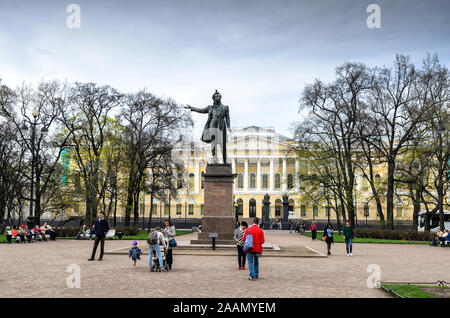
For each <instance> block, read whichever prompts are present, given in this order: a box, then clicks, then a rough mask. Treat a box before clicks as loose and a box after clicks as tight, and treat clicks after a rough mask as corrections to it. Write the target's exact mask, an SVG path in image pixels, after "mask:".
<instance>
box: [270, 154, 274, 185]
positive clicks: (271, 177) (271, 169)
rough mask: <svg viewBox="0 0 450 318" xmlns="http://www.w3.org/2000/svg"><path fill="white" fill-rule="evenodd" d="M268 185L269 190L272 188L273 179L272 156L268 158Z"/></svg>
mask: <svg viewBox="0 0 450 318" xmlns="http://www.w3.org/2000/svg"><path fill="white" fill-rule="evenodd" d="M269 183H270V185H269V187H270V191H273V188H274V180H273V158H270V168H269Z"/></svg>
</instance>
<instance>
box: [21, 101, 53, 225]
mask: <svg viewBox="0 0 450 318" xmlns="http://www.w3.org/2000/svg"><path fill="white" fill-rule="evenodd" d="M31 114H32V115H33V118H34V120H33V122H32V123H31V138H30V141H31V147H30V150H31V183H30V206H29V211H28V221H27V225H28V226H29V227H33V226H34V223H35V221H36V219H37V217H35V216H34V215H33V199H34V170H35V168H36V167H35V165H36V161H37V160H38V157H39V153H37V152H38V151H37V149H36V126H37V125H38V123H37V118H38V117H39V115H40V113H39V110H37V109H35V110H33V112H32V113H31ZM20 130H21V131H22V134H23V135H26V134H27V133H28V125H27V123H26V121H25V119H24V120H23V122H22V125H21V126H20ZM47 133H48V128H47V127H46V126H45V125H44V127H42V129H41V136H46V135H47Z"/></svg>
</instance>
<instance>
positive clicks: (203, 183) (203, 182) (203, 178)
mask: <svg viewBox="0 0 450 318" xmlns="http://www.w3.org/2000/svg"><path fill="white" fill-rule="evenodd" d="M201 180H202V182H201V188H202V189H204V188H205V176H204V175H203V173H202V179H201Z"/></svg>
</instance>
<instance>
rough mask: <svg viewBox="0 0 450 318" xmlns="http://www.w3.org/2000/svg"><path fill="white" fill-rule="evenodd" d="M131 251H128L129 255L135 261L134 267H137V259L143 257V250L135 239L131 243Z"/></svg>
mask: <svg viewBox="0 0 450 318" xmlns="http://www.w3.org/2000/svg"><path fill="white" fill-rule="evenodd" d="M131 245H132V246H131V248H130V251H129V252H128V257H130V258H131V259H132V260H133V261H134V268H136V260H138V259H139V260H140V259H141V255H142V251H141V249H140V248H139V247H137V242H136V241H133V243H131Z"/></svg>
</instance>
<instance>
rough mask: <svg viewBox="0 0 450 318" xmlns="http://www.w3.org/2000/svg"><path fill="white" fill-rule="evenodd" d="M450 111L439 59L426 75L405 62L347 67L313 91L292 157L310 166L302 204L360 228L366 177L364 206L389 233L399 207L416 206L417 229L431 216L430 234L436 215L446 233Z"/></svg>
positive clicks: (448, 83)
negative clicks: (420, 220) (420, 219)
mask: <svg viewBox="0 0 450 318" xmlns="http://www.w3.org/2000/svg"><path fill="white" fill-rule="evenodd" d="M449 108H450V76H449V71H448V68H447V67H446V66H445V65H443V64H442V63H441V62H440V61H439V59H438V57H437V55H434V56H431V55H427V56H426V57H425V58H424V60H423V63H422V65H421V66H419V67H417V66H416V65H414V64H413V63H412V62H411V61H410V59H409V57H408V56H405V55H397V56H396V58H395V60H394V63H393V65H392V66H375V67H368V66H367V65H365V64H363V63H343V64H342V65H339V66H338V67H336V69H335V79H334V80H333V81H332V82H330V83H324V82H323V81H321V80H319V79H316V80H315V81H314V83H312V84H308V85H306V86H305V88H304V89H303V92H302V97H301V99H300V111H301V112H302V113H303V114H305V116H304V119H303V120H301V121H299V122H297V123H295V127H294V130H295V140H296V143H295V147H294V149H293V150H294V151H295V152H296V153H297V155H298V157H299V159H300V160H302V161H303V162H305V163H306V164H305V165H303V167H304V168H302V171H300V173H299V176H298V180H299V182H300V185H301V187H300V188H301V197H302V199H303V200H305V201H308V202H313V203H315V204H318V205H321V206H326V207H329V208H330V209H331V211H333V212H334V213H335V215H336V219H337V222H338V224H341V222H342V221H343V220H345V219H349V220H350V222H351V223H352V224H354V223H355V214H356V208H357V207H356V204H357V202H356V198H357V197H358V196H361V195H362V193H358V191H357V187H356V176H357V175H361V178H362V180H363V182H364V183H365V184H367V190H368V193H369V195H368V196H367V197H366V198H364V201H365V202H366V203H367V204H369V203H374V204H375V205H376V211H377V217H378V219H379V220H380V222H381V224H382V226H383V227H385V228H389V229H393V227H394V207H395V203H396V202H397V201H398V200H410V201H411V202H412V204H413V210H414V212H413V221H414V226H415V227H416V228H417V225H418V214H419V212H420V211H422V210H424V211H426V213H425V230H429V221H430V219H431V217H432V216H433V215H435V214H436V213H438V214H439V221H440V222H439V223H440V227H441V229H443V228H444V209H445V208H446V207H448V205H449V202H448V200H447V198H446V196H445V195H446V193H447V190H448V187H449V182H448V178H447V175H446V173H447V169H448V168H447V162H448V159H449V140H448V127H449V122H448V120H449V113H448V109H449ZM380 167H381V168H382V170H381V171H382V173H381V176H380V174H377V173H376V171H377V169H378V168H380Z"/></svg>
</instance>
